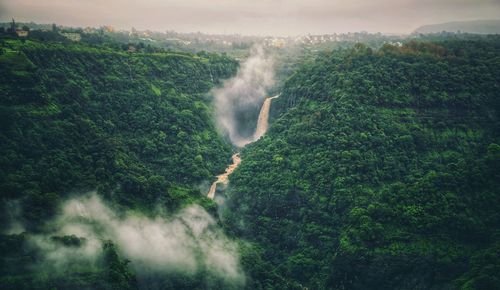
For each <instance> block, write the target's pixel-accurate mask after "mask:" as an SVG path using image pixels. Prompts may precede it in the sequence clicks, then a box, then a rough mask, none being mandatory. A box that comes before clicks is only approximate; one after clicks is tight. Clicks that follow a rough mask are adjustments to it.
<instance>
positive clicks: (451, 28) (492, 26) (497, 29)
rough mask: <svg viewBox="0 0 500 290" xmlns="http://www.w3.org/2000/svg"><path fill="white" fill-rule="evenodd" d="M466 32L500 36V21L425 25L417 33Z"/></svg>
mask: <svg viewBox="0 0 500 290" xmlns="http://www.w3.org/2000/svg"><path fill="white" fill-rule="evenodd" d="M442 31H446V32H459V31H460V32H464V33H476V34H499V33H500V20H473V21H456V22H446V23H440V24H430V25H424V26H421V27H419V28H417V29H416V30H415V32H416V33H437V32H442Z"/></svg>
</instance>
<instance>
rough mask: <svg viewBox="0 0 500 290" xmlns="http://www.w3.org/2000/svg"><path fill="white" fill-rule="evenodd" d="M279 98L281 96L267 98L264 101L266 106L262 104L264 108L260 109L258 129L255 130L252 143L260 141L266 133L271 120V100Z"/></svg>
mask: <svg viewBox="0 0 500 290" xmlns="http://www.w3.org/2000/svg"><path fill="white" fill-rule="evenodd" d="M277 97H279V95H277V96H274V97H272V98H266V99H265V100H264V104H262V107H261V108H260V113H259V119H258V120H257V127H256V128H255V133H254V134H253V141H252V142H254V141H257V140H259V138H260V137H262V135H264V134H265V133H266V131H267V126H268V120H269V109H270V108H271V100H272V99H275V98H277Z"/></svg>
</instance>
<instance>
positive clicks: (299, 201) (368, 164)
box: [225, 37, 500, 289]
mask: <svg viewBox="0 0 500 290" xmlns="http://www.w3.org/2000/svg"><path fill="white" fill-rule="evenodd" d="M499 88H500V39H499V38H498V37H494V38H488V39H484V40H481V41H456V40H442V41H436V42H425V41H423V42H417V41H410V42H408V43H406V44H405V45H403V46H402V47H397V46H391V45H385V46H384V47H382V48H381V49H379V50H372V49H371V48H369V47H366V46H365V45H362V44H358V45H356V46H355V47H354V48H353V49H350V50H343V51H333V52H329V53H323V54H321V55H319V56H317V58H316V59H315V60H314V61H312V62H310V63H307V64H304V65H303V66H302V67H301V68H300V69H298V70H297V71H296V72H295V73H294V74H293V75H292V76H291V77H290V78H288V79H287V80H286V82H285V84H284V87H283V92H282V96H281V97H280V98H279V99H277V100H276V101H275V104H274V105H273V106H274V107H273V111H274V112H273V114H274V121H273V124H272V126H271V128H270V131H269V132H268V133H267V135H266V136H265V137H264V138H263V139H261V140H259V141H258V142H255V143H253V144H250V145H249V146H247V147H246V148H245V149H244V151H243V154H242V159H243V160H244V161H243V162H242V164H241V166H240V167H239V168H238V170H237V171H236V172H235V173H234V175H232V176H231V186H230V190H229V191H228V192H227V193H226V194H227V195H228V196H229V199H228V200H229V203H228V205H227V209H226V211H225V226H226V227H227V229H228V230H229V231H231V232H233V233H234V234H235V235H236V236H238V237H240V238H242V239H246V240H249V241H252V246H251V247H250V249H249V250H248V252H245V253H244V259H248V262H247V264H245V266H246V267H247V273H249V275H250V276H251V277H252V280H251V283H252V287H251V288H253V289H271V288H276V285H281V286H280V287H277V288H278V289H280V288H281V289H285V288H286V289H498V288H499V287H500V280H499V278H498V273H499V272H500V263H499V262H498V261H499V259H500V239H499V238H500V231H499V230H500V227H499V226H500V215H499V213H500V205H499V203H498V201H499V197H500V145H499V144H500V122H499V117H500V99H499V98H498V91H499ZM244 261H246V260H244Z"/></svg>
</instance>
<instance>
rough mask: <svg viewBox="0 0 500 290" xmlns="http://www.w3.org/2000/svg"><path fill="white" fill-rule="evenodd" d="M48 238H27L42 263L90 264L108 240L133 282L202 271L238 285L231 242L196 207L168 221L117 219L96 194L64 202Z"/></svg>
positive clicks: (136, 217) (135, 217) (123, 216)
mask: <svg viewBox="0 0 500 290" xmlns="http://www.w3.org/2000/svg"><path fill="white" fill-rule="evenodd" d="M50 225H51V227H52V228H54V229H55V230H54V231H53V232H51V233H49V234H43V235H41V234H40V235H32V236H31V240H32V242H33V243H34V244H35V245H36V246H37V247H38V248H39V249H40V250H41V252H43V253H44V257H45V260H46V262H49V264H50V265H53V266H55V267H59V268H63V267H64V266H65V264H66V263H71V262H72V261H74V260H78V259H86V260H87V261H92V260H95V259H97V258H98V257H99V255H100V253H102V250H101V249H102V243H103V241H105V240H111V241H112V242H113V243H114V244H115V245H117V247H118V249H119V251H120V252H121V253H122V255H123V256H124V257H125V258H127V259H129V260H131V262H132V263H131V265H132V266H133V267H134V268H135V270H136V272H137V274H138V276H139V277H138V278H139V280H140V279H141V275H148V273H150V272H155V273H168V272H175V271H182V273H187V274H189V273H191V274H195V273H196V272H198V271H207V272H210V273H212V274H214V275H216V276H219V277H220V278H222V279H224V280H227V281H229V282H231V283H244V274H243V272H242V270H241V268H240V265H239V257H238V249H237V245H236V243H235V242H233V241H231V240H230V239H229V238H227V237H226V236H225V235H224V234H223V233H222V231H221V230H220V229H219V228H218V227H217V225H216V222H215V220H214V219H213V218H212V216H211V215H210V214H208V213H207V212H206V211H205V210H204V209H203V208H202V207H200V206H198V205H191V206H188V207H186V208H184V209H183V210H181V211H180V212H179V213H177V214H175V215H174V216H172V217H170V218H165V217H162V216H157V217H154V218H149V217H145V216H142V215H138V214H134V213H125V214H119V213H118V212H116V211H114V210H113V209H111V208H110V207H108V206H107V205H106V204H105V203H104V202H103V201H102V200H101V199H100V198H99V197H98V196H97V195H96V194H90V195H88V196H85V197H81V198H77V199H71V200H69V201H67V202H66V203H65V204H64V206H63V209H62V213H61V214H60V215H59V216H58V217H57V218H56V219H55V221H53V222H51V223H50ZM67 235H75V236H77V237H79V238H85V240H86V241H85V243H83V245H82V246H80V247H78V248H74V247H70V248H68V247H64V246H61V245H59V244H57V243H55V242H54V241H53V240H52V239H51V237H52V236H67Z"/></svg>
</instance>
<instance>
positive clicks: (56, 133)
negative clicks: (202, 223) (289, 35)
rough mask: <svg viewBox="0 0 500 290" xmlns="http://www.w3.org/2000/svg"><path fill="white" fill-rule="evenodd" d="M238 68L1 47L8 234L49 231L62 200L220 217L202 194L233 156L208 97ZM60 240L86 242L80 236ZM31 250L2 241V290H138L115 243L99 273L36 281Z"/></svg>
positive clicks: (76, 48) (0, 181)
mask: <svg viewBox="0 0 500 290" xmlns="http://www.w3.org/2000/svg"><path fill="white" fill-rule="evenodd" d="M237 65H238V64H237V62H236V61H234V60H232V59H230V58H227V57H225V56H221V55H217V54H208V53H199V54H187V53H173V52H168V53H155V54H143V53H133V54H131V53H126V52H123V51H121V50H113V49H110V48H102V47H101V48H99V47H89V46H86V45H81V44H67V43H55V42H47V41H45V42H38V41H30V40H27V41H20V40H15V39H11V38H4V39H0V92H1V96H0V192H1V197H2V198H1V208H2V210H1V213H2V214H1V221H0V224H1V225H2V228H3V229H8V227H9V225H10V224H11V223H12V222H13V221H14V219H15V222H19V223H21V224H22V225H23V226H24V227H25V229H26V230H27V231H29V232H31V233H33V232H34V233H37V232H42V231H43V230H44V226H45V222H46V221H48V220H49V219H50V218H51V217H52V216H53V215H54V213H55V212H56V210H57V208H58V206H59V204H60V203H61V201H62V200H63V199H65V198H67V197H68V196H71V195H73V194H81V193H85V192H88V191H95V190H96V191H98V192H99V194H100V195H102V196H104V197H105V198H106V199H107V200H108V201H109V202H111V203H112V204H115V205H118V206H121V207H123V208H132V209H134V210H140V211H143V212H144V213H145V214H149V213H150V212H152V210H153V209H154V208H156V207H157V206H162V207H164V208H167V209H169V210H172V211H173V210H175V209H177V208H179V207H180V206H182V205H184V204H189V203H192V202H197V203H199V204H202V205H204V206H205V207H206V208H207V209H208V210H210V211H212V212H215V209H216V207H215V204H214V203H212V202H210V201H208V200H207V199H206V198H204V196H203V194H201V193H200V191H199V189H198V185H199V184H200V183H201V182H202V181H206V180H210V179H211V178H212V177H213V176H214V175H215V174H216V173H218V172H220V171H223V170H224V167H225V164H226V163H227V162H228V160H229V159H230V155H231V147H230V146H229V145H228V144H227V143H226V142H225V141H223V140H221V138H220V137H219V135H218V134H217V132H216V130H215V128H214V126H213V124H212V118H211V109H210V106H209V97H207V93H208V91H209V90H210V89H211V88H212V87H213V86H214V85H217V84H219V83H220V81H221V79H223V78H228V77H230V76H232V75H233V74H234V73H235V71H236V69H237ZM13 202H15V203H16V204H17V206H18V207H21V208H22V211H21V216H15V213H14V212H15V210H14V209H13V206H12V204H13ZM53 241H55V242H57V243H60V244H62V245H64V246H67V247H71V246H75V245H78V244H79V243H80V241H79V240H78V238H77V237H59V238H58V237H54V239H53ZM31 248H32V247H30V245H29V244H27V242H26V241H25V235H24V234H21V235H2V236H1V237H0V253H1V258H0V265H1V266H0V269H1V270H0V285H1V286H0V288H2V289H4V288H10V289H34V288H45V289H47V288H49V286H50V287H57V288H58V289H75V288H82V287H83V288H86V287H90V288H105V289H108V288H109V289H111V288H113V289H124V288H125V287H123V286H124V285H128V286H130V287H132V286H133V285H134V283H135V282H133V281H135V280H134V279H133V277H131V274H130V273H129V272H128V270H127V267H126V264H127V263H126V262H124V261H122V260H121V258H119V257H118V255H117V253H116V250H115V248H114V246H113V245H112V244H111V243H107V244H105V246H104V249H103V251H104V253H105V255H104V257H103V261H102V263H101V264H100V265H97V266H96V265H87V266H88V267H85V266H82V265H75V267H76V268H75V269H70V270H68V271H67V272H63V273H61V272H54V273H51V272H50V270H49V272H45V271H36V272H37V273H36V275H35V274H34V273H33V271H34V270H33V269H32V268H30V267H31V264H32V263H35V262H36V260H37V256H36V253H35V252H34V251H33V250H31ZM107 269H109V271H111V274H109V273H108V270H107ZM179 283H180V282H179ZM179 283H178V284H179ZM180 285H183V284H182V283H181V284H180ZM128 286H127V287H128ZM132 288H133V287H132Z"/></svg>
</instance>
